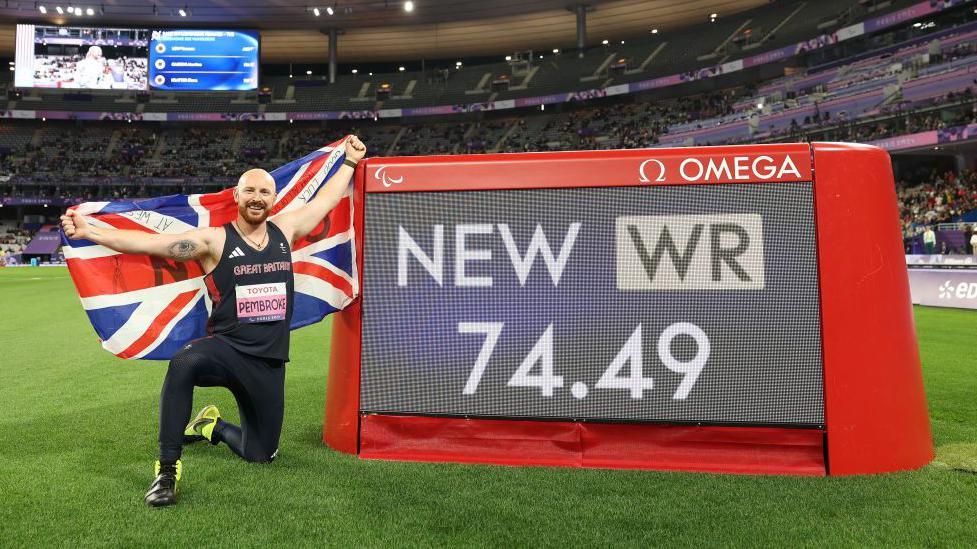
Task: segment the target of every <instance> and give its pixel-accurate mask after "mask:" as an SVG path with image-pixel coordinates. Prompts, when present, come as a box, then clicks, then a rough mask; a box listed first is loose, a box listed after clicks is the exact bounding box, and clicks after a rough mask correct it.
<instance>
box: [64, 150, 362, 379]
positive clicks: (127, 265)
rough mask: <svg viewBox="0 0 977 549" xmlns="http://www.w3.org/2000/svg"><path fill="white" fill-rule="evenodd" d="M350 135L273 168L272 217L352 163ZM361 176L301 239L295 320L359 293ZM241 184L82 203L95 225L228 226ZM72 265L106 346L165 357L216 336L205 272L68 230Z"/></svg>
mask: <svg viewBox="0 0 977 549" xmlns="http://www.w3.org/2000/svg"><path fill="white" fill-rule="evenodd" d="M345 141H346V138H343V139H341V140H339V141H336V142H334V143H332V144H330V145H328V146H326V147H323V148H321V149H319V150H317V151H315V152H313V153H311V154H308V155H306V156H304V157H302V158H300V159H298V160H295V161H293V162H290V163H288V164H286V165H284V166H282V167H280V168H278V169H276V170H274V171H272V172H271V175H272V177H274V178H275V184H276V186H277V188H278V195H277V199H276V202H275V205H274V207H273V208H272V210H271V212H270V213H269V218H271V217H272V216H274V215H276V214H278V213H281V212H283V211H288V210H291V209H293V208H298V207H301V206H302V205H304V204H305V203H306V202H308V201H309V200H311V199H312V198H313V197H314V196H315V195H316V192H317V191H318V190H319V189H320V188H321V187H322V186H323V184H324V183H325V181H326V180H328V179H329V177H331V176H332V175H333V174H334V173H336V171H337V170H338V169H339V167H340V166H342V163H343V159H344V158H345ZM352 191H353V185H352V184H350V185H349V187H348V188H347V190H346V194H345V195H344V196H343V198H342V199H341V200H340V202H339V204H338V205H337V206H336V207H335V208H334V209H333V210H332V211H331V212H330V213H329V215H328V216H326V218H325V219H323V220H322V222H320V223H319V225H318V226H317V227H316V228H315V229H314V230H313V231H312V232H311V233H309V234H308V235H307V236H305V237H304V238H302V239H300V240H298V241H296V242H295V243H294V244H293V246H292V270H293V272H294V275H295V301H294V310H293V313H292V325H291V329H293V330H294V329H296V328H300V327H302V326H306V325H308V324H312V323H314V322H318V321H320V320H322V319H323V318H324V317H325V316H326V315H328V314H330V313H332V312H335V311H337V310H340V309H342V308H344V307H346V306H347V305H348V304H349V303H350V302H352V301H353V299H355V298H356V296H357V295H358V294H359V283H358V277H357V272H356V243H355V234H354V230H353V193H352ZM232 193H233V189H224V190H223V191H220V192H217V193H209V194H192V195H171V196H164V197H159V198H149V199H144V200H116V201H112V202H85V203H83V204H79V205H78V206H77V207H76V208H75V210H76V211H77V212H79V213H81V214H82V215H84V216H85V219H86V220H87V221H88V222H89V223H90V224H91V225H92V226H94V227H112V228H117V229H130V230H137V231H144V232H147V233H182V232H185V231H188V230H191V229H194V228H198V227H220V226H222V225H224V224H225V223H228V222H230V221H231V220H233V219H235V218H236V217H237V204H236V203H235V202H234V197H233V194H232ZM61 241H62V243H63V244H64V248H63V250H64V255H65V259H66V260H67V262H68V270H69V272H70V273H71V278H72V280H73V281H74V283H75V288H77V290H78V295H79V296H80V297H81V303H82V306H83V307H84V308H85V312H86V313H88V318H89V319H90V320H91V323H92V326H93V327H94V328H95V332H96V333H97V334H98V337H99V339H100V340H101V342H102V347H103V348H104V349H105V350H107V351H109V352H110V353H112V354H114V355H116V356H119V357H122V358H129V359H137V358H141V359H149V360H165V359H169V358H170V357H171V356H172V355H173V354H174V353H176V351H178V350H180V348H182V347H183V346H184V345H186V344H187V343H188V342H189V341H191V340H193V339H196V338H198V337H201V336H204V335H206V324H207V318H208V316H209V315H210V310H211V301H210V297H209V293H208V291H207V288H206V285H205V284H204V274H205V273H204V271H203V268H202V267H201V266H200V264H199V263H197V262H195V261H190V262H185V263H180V262H177V261H173V260H170V259H166V258H158V257H150V256H146V255H135V254H120V253H118V252H116V251H113V250H110V249H108V248H106V247H104V246H100V245H97V244H95V243H94V242H91V241H88V240H82V239H79V240H69V239H68V238H67V237H66V236H65V235H64V232H63V231H62V233H61Z"/></svg>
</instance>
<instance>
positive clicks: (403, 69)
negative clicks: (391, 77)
mask: <svg viewBox="0 0 977 549" xmlns="http://www.w3.org/2000/svg"><path fill="white" fill-rule="evenodd" d="M397 70H398V71H400V72H404V71H405V70H407V69H406V68H404V67H398V68H397Z"/></svg>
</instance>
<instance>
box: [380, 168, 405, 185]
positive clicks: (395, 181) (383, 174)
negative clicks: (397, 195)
mask: <svg viewBox="0 0 977 549" xmlns="http://www.w3.org/2000/svg"><path fill="white" fill-rule="evenodd" d="M389 167H390V166H380V167H378V168H377V171H376V172H374V173H373V179H376V180H377V181H379V182H380V183H382V184H383V186H384V187H386V188H388V189H389V188H390V186H391V185H399V184H400V183H403V182H404V176H400V177H392V176H390V175H389V174H387V168H389Z"/></svg>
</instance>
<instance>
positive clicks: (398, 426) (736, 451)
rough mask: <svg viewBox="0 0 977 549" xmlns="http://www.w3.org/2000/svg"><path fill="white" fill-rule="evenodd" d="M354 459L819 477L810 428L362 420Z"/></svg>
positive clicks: (817, 438) (815, 435)
mask: <svg viewBox="0 0 977 549" xmlns="http://www.w3.org/2000/svg"><path fill="white" fill-rule="evenodd" d="M360 428H361V430H360V457H362V458H366V459H399V460H412V461H456V462H463V463H490V464H497V465H560V466H567V467H607V468H619V469H656V470H676V471H700V472H714V473H746V474H792V475H824V474H825V468H824V446H823V441H824V433H823V431H818V430H813V429H778V428H760V427H687V426H677V425H614V424H604V423H586V424H585V423H567V422H550V421H513V420H489V419H458V418H434V417H417V416H385V415H367V416H364V417H363V418H362V420H361V423H360Z"/></svg>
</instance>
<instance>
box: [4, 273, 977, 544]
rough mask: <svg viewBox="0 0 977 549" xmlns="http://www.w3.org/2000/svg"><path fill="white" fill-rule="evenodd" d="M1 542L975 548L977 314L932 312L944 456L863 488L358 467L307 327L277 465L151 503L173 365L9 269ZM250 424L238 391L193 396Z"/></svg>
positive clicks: (315, 330)
mask: <svg viewBox="0 0 977 549" xmlns="http://www.w3.org/2000/svg"><path fill="white" fill-rule="evenodd" d="M0 308H2V311H3V316H2V317H0V318H2V319H0V547H28V546H49V545H60V546H89V545H111V546H164V545H165V546H188V545H222V546H234V547H237V546H259V545H276V546H283V545H288V546H292V547H298V546H323V545H325V546H449V545H450V546H461V545H464V546H509V545H519V546H528V545H532V546H566V545H572V546H606V545H626V546H649V545H658V546H662V545H667V546H678V545H681V546H691V545H695V546H701V547H713V546H822V545H826V546H865V545H868V546H961V547H962V546H970V547H972V546H974V545H975V544H977V511H975V509H977V474H974V473H972V472H966V471H965V470H966V469H968V468H969V469H971V470H977V313H973V312H966V311H956V310H945V309H928V308H918V309H917V310H916V320H917V330H918V333H919V338H920V347H921V349H922V357H923V370H924V371H923V373H924V375H925V381H926V391H927V395H928V398H929V406H930V412H931V416H932V423H933V434H934V439H935V440H934V441H935V443H936V446H937V461H936V462H935V463H934V464H933V465H930V466H927V467H925V468H924V469H922V470H920V471H915V472H911V473H901V474H891V475H878V476H871V477H857V478H790V477H754V476H725V475H706V474H684V473H655V472H642V471H614V470H582V469H563V468H534V467H530V468H512V467H493V466H472V465H456V464H424V463H395V462H375V461H361V460H359V459H356V458H354V457H351V456H348V455H344V454H339V453H336V452H333V451H331V450H329V449H328V448H327V447H325V446H324V445H323V444H322V443H321V442H320V438H321V436H320V435H321V430H322V417H323V405H324V402H323V401H324V398H325V379H326V367H327V360H326V357H327V354H328V350H329V334H330V330H329V326H328V322H326V323H320V324H318V325H315V326H311V327H308V328H304V329H302V330H299V331H298V332H295V333H294V335H293V344H292V362H291V363H290V365H289V366H288V374H287V387H286V395H287V396H286V412H285V428H284V431H283V433H282V442H281V452H280V455H279V457H278V459H277V460H276V461H275V462H274V463H273V464H271V465H257V464H248V463H244V462H242V461H241V460H239V459H238V458H237V457H235V456H234V455H233V454H231V452H230V451H229V450H228V449H227V448H226V447H224V446H218V447H213V446H209V445H200V444H198V445H194V446H190V447H188V448H187V450H186V451H185V452H184V466H185V469H184V479H183V481H182V482H181V486H180V487H181V497H182V499H181V502H180V504H179V505H177V506H175V507H171V508H166V509H161V510H155V509H149V508H147V507H146V506H145V505H144V504H143V501H142V496H143V494H144V492H145V490H146V488H147V487H148V484H149V482H150V480H151V476H152V461H153V459H154V458H155V450H156V433H157V431H156V429H157V405H158V399H159V390H160V387H161V383H162V379H163V374H164V372H165V363H159V362H128V361H123V360H120V359H116V358H115V357H113V356H111V355H110V354H108V353H107V352H105V351H103V350H102V349H101V348H100V347H99V345H98V342H97V339H96V337H95V334H94V332H93V330H92V329H91V326H90V325H89V324H88V321H87V317H86V316H85V314H84V312H83V311H82V308H81V305H80V303H79V301H78V298H77V295H76V294H75V291H74V288H73V286H72V284H71V281H70V279H69V278H68V274H67V271H65V270H64V269H60V268H49V269H48V268H45V269H39V268H38V269H5V270H0ZM207 402H215V403H216V404H218V405H219V406H220V407H221V410H222V411H223V412H224V414H225V415H226V416H229V417H231V418H234V417H235V414H236V411H235V406H234V401H233V399H232V397H231V396H230V393H228V392H226V391H225V390H223V389H217V388H214V389H198V392H197V393H196V401H195V408H196V407H198V406H199V405H200V404H201V403H207Z"/></svg>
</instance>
